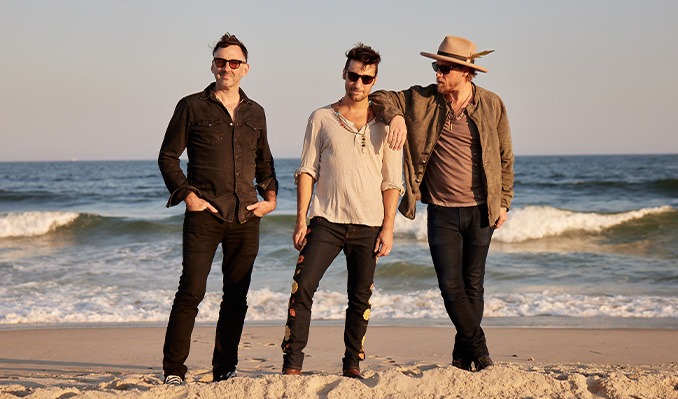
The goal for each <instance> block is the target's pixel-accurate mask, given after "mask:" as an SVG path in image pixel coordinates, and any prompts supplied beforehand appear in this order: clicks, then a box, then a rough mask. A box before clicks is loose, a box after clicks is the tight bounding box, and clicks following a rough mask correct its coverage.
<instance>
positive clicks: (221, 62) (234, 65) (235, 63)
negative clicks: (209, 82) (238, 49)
mask: <svg viewBox="0 0 678 399" xmlns="http://www.w3.org/2000/svg"><path fill="white" fill-rule="evenodd" d="M213 61H214V65H216V66H217V68H223V67H225V66H226V63H228V66H229V67H231V69H238V68H240V64H242V63H243V62H245V61H240V60H226V59H223V58H217V57H214V60H213Z"/></svg>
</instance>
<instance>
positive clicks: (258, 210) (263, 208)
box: [247, 201, 276, 217]
mask: <svg viewBox="0 0 678 399" xmlns="http://www.w3.org/2000/svg"><path fill="white" fill-rule="evenodd" d="M275 207H276V201H259V202H255V203H254V204H252V205H247V210H248V211H252V212H254V215H255V216H258V217H262V216H264V215H267V214H269V213H271V212H273V211H274V210H275Z"/></svg>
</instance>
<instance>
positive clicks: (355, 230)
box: [282, 217, 381, 370]
mask: <svg viewBox="0 0 678 399" xmlns="http://www.w3.org/2000/svg"><path fill="white" fill-rule="evenodd" d="M308 228H309V233H308V234H307V235H306V240H307V241H306V245H304V247H303V248H302V249H301V252H300V253H299V259H298V261H297V267H296V269H295V272H294V277H293V278H294V281H293V283H292V295H291V296H290V301H289V309H288V314H287V325H286V326H285V338H284V340H283V342H282V349H283V352H284V356H283V369H285V368H292V369H301V368H302V364H303V362H304V352H303V350H304V348H305V347H306V343H307V342H308V331H309V327H310V324H311V306H312V305H313V295H314V294H315V292H316V290H317V289H318V285H319V284H320V279H321V278H322V276H323V274H325V271H326V270H327V269H328V268H329V266H330V264H332V261H334V259H335V258H336V257H337V255H339V252H340V251H342V250H343V252H344V254H345V255H346V267H347V270H348V283H347V292H348V308H347V309H346V322H345V326H344V344H345V345H346V351H345V353H344V358H343V360H342V362H343V369H344V370H346V369H349V368H355V367H358V364H359V362H360V361H361V360H364V359H365V351H364V348H363V344H364V341H365V334H366V332H367V324H368V321H369V318H370V309H371V306H370V297H371V296H372V289H373V282H374V270H375V268H376V265H377V260H376V257H375V254H374V245H375V243H376V240H377V236H378V235H379V231H380V230H381V227H371V226H364V225H357V224H339V223H332V222H329V221H328V220H326V219H324V218H320V217H315V218H313V219H311V222H310V223H309V226H308Z"/></svg>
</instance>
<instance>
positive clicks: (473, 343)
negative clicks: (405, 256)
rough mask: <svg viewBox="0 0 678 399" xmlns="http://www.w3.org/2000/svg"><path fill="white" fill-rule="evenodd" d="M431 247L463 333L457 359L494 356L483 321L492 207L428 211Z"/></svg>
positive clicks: (443, 290) (443, 291) (450, 309)
mask: <svg viewBox="0 0 678 399" xmlns="http://www.w3.org/2000/svg"><path fill="white" fill-rule="evenodd" d="M427 224H428V242H429V248H430V250H431V257H432V258H433V265H434V267H435V270H436V275H437V276H438V287H439V288H440V292H441V294H442V297H443V302H444V304H445V309H446V310H447V314H448V315H449V317H450V319H451V320H452V323H454V326H455V328H456V329H457V334H456V336H455V343H454V350H453V352H452V357H453V358H455V359H467V360H476V359H479V358H481V357H484V356H488V355H489V351H488V349H487V343H486V341H485V333H484V332H483V329H482V328H481V327H480V322H481V320H482V318H483V307H484V299H483V295H484V292H485V289H484V287H483V284H484V279H485V260H486V259H487V253H488V250H489V248H490V240H491V239H492V233H493V232H494V227H492V226H490V224H489V222H488V216H487V206H486V205H478V206H472V207H458V208H457V207H450V208H448V207H442V206H436V205H429V206H428V223H427Z"/></svg>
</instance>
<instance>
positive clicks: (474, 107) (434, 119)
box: [370, 84, 513, 224]
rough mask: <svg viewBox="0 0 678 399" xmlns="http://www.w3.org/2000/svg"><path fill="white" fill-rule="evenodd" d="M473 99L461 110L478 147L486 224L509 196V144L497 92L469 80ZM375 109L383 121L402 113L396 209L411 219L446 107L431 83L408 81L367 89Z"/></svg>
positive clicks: (511, 184) (508, 132)
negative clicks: (401, 86)
mask: <svg viewBox="0 0 678 399" xmlns="http://www.w3.org/2000/svg"><path fill="white" fill-rule="evenodd" d="M473 86H474V89H475V97H474V103H473V104H470V105H469V106H468V107H467V108H466V110H467V112H468V115H469V117H470V118H471V120H473V122H475V124H476V126H477V127H478V132H479V134H480V146H481V147H482V158H483V172H484V175H485V192H486V193H487V208H488V213H489V215H488V217H489V220H490V224H494V223H495V222H496V221H497V219H499V212H500V208H501V207H504V208H506V209H507V210H508V209H509V208H510V207H511V200H512V199H513V149H512V145H511V130H510V128H509V122H508V118H507V116H506V107H505V106H504V103H503V102H502V101H501V99H500V98H499V96H497V95H496V94H494V93H492V92H491V91H489V90H485V89H483V88H482V87H478V86H476V85H473ZM370 99H371V100H372V106H373V109H374V112H375V114H376V115H377V116H378V117H379V118H381V119H382V121H383V122H384V123H386V124H388V123H390V122H391V119H393V117H395V116H397V115H402V116H404V117H405V123H406V124H407V141H406V142H405V148H404V154H403V162H404V171H405V182H406V183H407V187H406V190H405V195H404V197H403V200H402V201H401V202H400V206H399V207H398V209H399V210H400V212H401V213H402V214H403V215H404V216H405V217H407V218H409V219H414V216H415V211H416V202H417V200H421V191H420V190H419V185H420V184H421V182H422V181H423V180H424V172H425V171H426V163H427V162H428V160H429V157H430V156H431V153H432V152H433V148H434V147H435V145H436V143H437V142H438V138H439V137H440V132H441V131H442V129H443V126H444V124H445V118H446V116H447V112H448V107H447V104H446V102H445V98H444V97H443V96H442V95H440V94H438V88H437V86H436V85H435V84H432V85H429V86H426V87H422V86H412V87H410V88H409V89H407V90H403V91H398V92H395V91H384V90H379V91H376V92H374V93H372V94H371V95H370Z"/></svg>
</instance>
